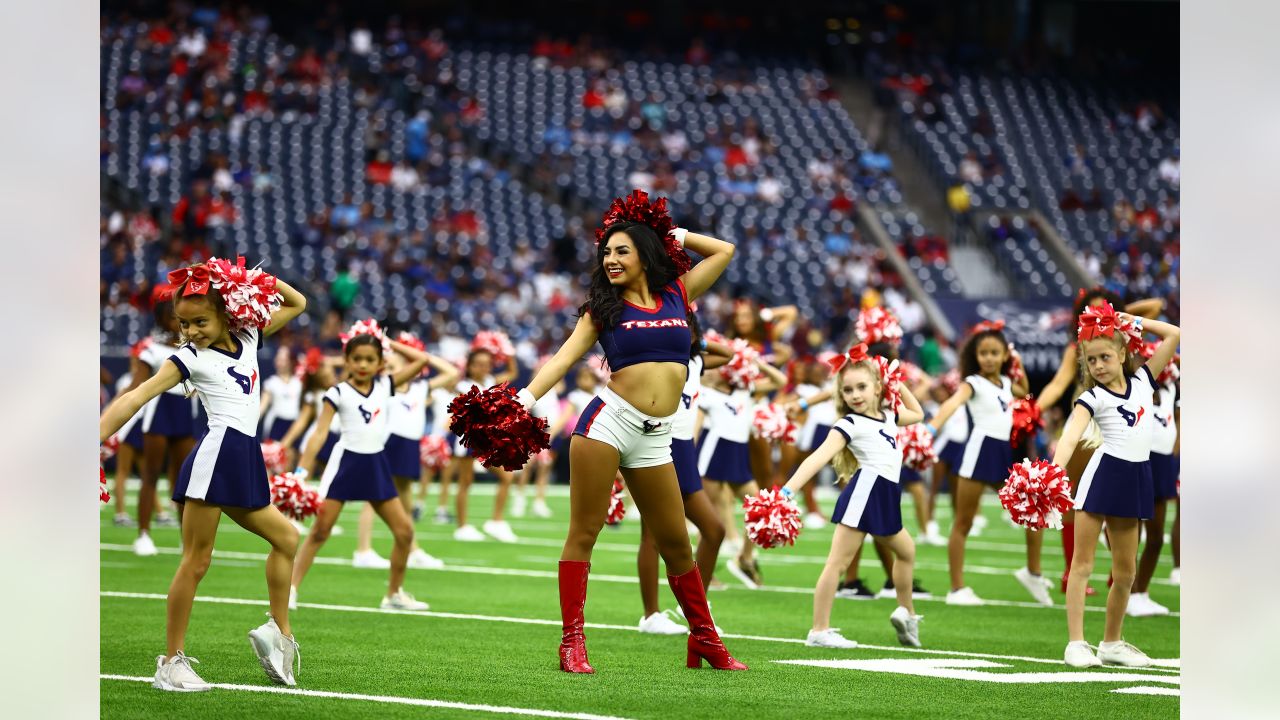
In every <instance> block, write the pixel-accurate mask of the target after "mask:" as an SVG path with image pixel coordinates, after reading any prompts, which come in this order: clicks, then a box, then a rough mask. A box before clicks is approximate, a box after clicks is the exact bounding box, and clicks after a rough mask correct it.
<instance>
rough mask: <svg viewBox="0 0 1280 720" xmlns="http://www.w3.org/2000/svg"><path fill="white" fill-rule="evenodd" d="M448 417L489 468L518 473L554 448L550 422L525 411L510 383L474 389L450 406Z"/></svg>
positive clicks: (468, 445)
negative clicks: (541, 452) (529, 462)
mask: <svg viewBox="0 0 1280 720" xmlns="http://www.w3.org/2000/svg"><path fill="white" fill-rule="evenodd" d="M449 415H451V416H452V417H453V420H452V421H451V423H450V426H449V429H450V431H451V432H453V434H454V435H457V436H458V438H459V442H461V443H462V446H463V447H466V448H469V449H470V450H471V453H472V454H473V455H474V456H475V458H476V459H477V460H479V461H480V462H481V463H482V464H483V465H485V466H486V467H492V466H494V465H497V466H498V467H501V468H503V469H504V470H509V471H511V472H515V471H516V470H519V469H520V468H522V467H524V465H525V463H526V462H528V461H529V457H530V456H532V455H533V454H534V453H536V452H539V451H541V450H545V449H546V448H548V447H551V436H550V435H548V434H547V421H546V420H545V419H544V418H539V417H534V416H533V414H532V413H530V412H529V411H528V410H525V409H524V406H523V405H521V404H520V401H519V400H517V399H516V391H515V390H512V389H511V387H510V386H509V385H508V384H507V383H498V384H497V385H494V386H493V387H491V388H488V389H486V390H481V389H480V388H478V387H473V388H471V389H470V390H468V391H467V392H465V393H463V394H461V395H459V396H458V397H456V398H454V399H453V401H452V402H450V403H449Z"/></svg>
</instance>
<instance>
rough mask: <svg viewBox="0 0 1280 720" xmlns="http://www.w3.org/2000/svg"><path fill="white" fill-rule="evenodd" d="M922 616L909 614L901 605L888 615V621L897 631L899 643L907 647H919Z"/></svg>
mask: <svg viewBox="0 0 1280 720" xmlns="http://www.w3.org/2000/svg"><path fill="white" fill-rule="evenodd" d="M922 617H924V616H923V615H913V614H911V612H910V611H908V610H907V609H906V608H904V607H902V606H901V605H899V606H898V607H897V609H895V610H894V611H893V613H892V614H890V615H889V623H890V624H891V625H893V629H894V630H896V631H897V632H898V642H899V643H901V644H903V645H906V646H907V647H920V618H922Z"/></svg>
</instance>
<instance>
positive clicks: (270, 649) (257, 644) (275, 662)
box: [249, 613, 302, 687]
mask: <svg viewBox="0 0 1280 720" xmlns="http://www.w3.org/2000/svg"><path fill="white" fill-rule="evenodd" d="M249 644H250V645H252V646H253V651H254V652H255V653H257V655H258V663H259V664H261V665H262V669H263V670H264V671H265V672H266V673H267V677H269V678H271V680H272V681H273V682H277V683H280V684H281V685H288V686H290V687H292V686H294V685H297V684H298V681H297V680H295V679H294V669H293V665H294V661H295V660H296V661H297V665H298V672H301V671H302V654H301V653H299V652H298V641H297V640H294V639H293V638H291V637H285V635H284V633H282V632H280V626H279V625H276V619H275V618H273V617H271V615H270V613H268V614H267V621H266V622H265V623H263V624H261V625H259V626H258V627H256V628H254V629H252V630H250V631H249Z"/></svg>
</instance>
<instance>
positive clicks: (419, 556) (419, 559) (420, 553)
mask: <svg viewBox="0 0 1280 720" xmlns="http://www.w3.org/2000/svg"><path fill="white" fill-rule="evenodd" d="M408 564H409V567H411V568H416V569H418V570H439V569H440V568H442V567H444V561H443V560H441V559H440V558H438V557H435V556H434V555H431V554H429V553H428V552H427V551H426V550H423V549H422V548H418V549H417V550H414V551H413V552H411V553H409V563H408Z"/></svg>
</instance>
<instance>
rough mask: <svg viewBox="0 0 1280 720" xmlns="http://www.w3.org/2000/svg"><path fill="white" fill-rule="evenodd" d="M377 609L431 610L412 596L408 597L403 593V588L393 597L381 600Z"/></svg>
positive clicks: (408, 595)
mask: <svg viewBox="0 0 1280 720" xmlns="http://www.w3.org/2000/svg"><path fill="white" fill-rule="evenodd" d="M379 607H381V608H382V609H383V610H430V609H431V606H430V605H428V604H426V603H424V602H422V601H421V600H415V599H414V598H413V596H412V595H410V594H409V593H408V592H406V591H405V589H404V588H400V589H399V590H397V591H396V592H395V594H394V595H388V596H387V597H384V598H382V605H380V606H379Z"/></svg>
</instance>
